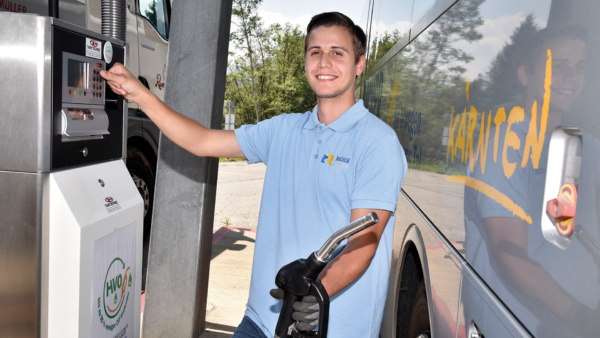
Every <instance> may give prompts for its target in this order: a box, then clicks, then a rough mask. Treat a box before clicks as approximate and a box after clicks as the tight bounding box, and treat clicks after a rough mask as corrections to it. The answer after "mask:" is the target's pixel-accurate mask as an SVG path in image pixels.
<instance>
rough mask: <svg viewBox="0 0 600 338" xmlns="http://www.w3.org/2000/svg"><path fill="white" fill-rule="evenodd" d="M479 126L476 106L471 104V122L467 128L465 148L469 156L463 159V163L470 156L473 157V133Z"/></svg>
mask: <svg viewBox="0 0 600 338" xmlns="http://www.w3.org/2000/svg"><path fill="white" fill-rule="evenodd" d="M476 126H477V109H475V107H474V106H471V109H470V110H469V124H468V129H467V144H466V146H465V148H466V149H465V150H466V153H467V158H464V159H463V163H465V162H466V161H467V160H468V159H469V158H471V159H472V158H473V133H474V132H475V127H476Z"/></svg>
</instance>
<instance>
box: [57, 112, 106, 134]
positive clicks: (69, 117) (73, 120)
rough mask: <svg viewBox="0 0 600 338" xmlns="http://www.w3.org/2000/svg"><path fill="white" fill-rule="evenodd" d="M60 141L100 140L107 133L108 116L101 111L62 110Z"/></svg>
mask: <svg viewBox="0 0 600 338" xmlns="http://www.w3.org/2000/svg"><path fill="white" fill-rule="evenodd" d="M61 115H62V130H61V134H62V141H63V142H70V141H81V140H95V139H102V138H103V136H104V135H107V134H110V132H109V131H108V115H107V114H106V112H105V111H104V110H102V109H86V108H66V107H65V108H63V109H62V114H61Z"/></svg>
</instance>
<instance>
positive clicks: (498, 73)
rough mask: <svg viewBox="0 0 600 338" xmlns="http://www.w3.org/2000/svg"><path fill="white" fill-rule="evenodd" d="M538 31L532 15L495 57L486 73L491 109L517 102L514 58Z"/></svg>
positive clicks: (518, 83)
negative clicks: (520, 48) (520, 47)
mask: <svg viewBox="0 0 600 338" xmlns="http://www.w3.org/2000/svg"><path fill="white" fill-rule="evenodd" d="M537 31H538V27H537V25H536V24H535V22H534V18H533V15H532V14H529V15H528V16H527V17H526V18H525V20H524V21H523V22H522V23H521V25H519V27H517V28H516V29H515V30H514V32H513V34H512V35H511V37H510V43H507V44H506V45H505V46H504V48H502V50H501V51H500V52H499V53H498V55H496V57H495V58H494V60H493V61H492V63H491V66H490V69H489V71H488V73H487V83H488V86H487V95H486V96H487V97H489V98H490V106H491V107H502V106H512V105H514V104H515V102H516V101H517V96H518V95H519V93H520V92H521V91H522V86H521V83H520V82H519V80H518V77H517V70H516V67H518V65H514V64H513V62H514V58H515V54H516V53H517V50H518V49H519V46H522V45H523V44H524V43H526V42H527V41H529V39H530V38H531V37H532V36H533V35H534V34H535V33H536V32H537Z"/></svg>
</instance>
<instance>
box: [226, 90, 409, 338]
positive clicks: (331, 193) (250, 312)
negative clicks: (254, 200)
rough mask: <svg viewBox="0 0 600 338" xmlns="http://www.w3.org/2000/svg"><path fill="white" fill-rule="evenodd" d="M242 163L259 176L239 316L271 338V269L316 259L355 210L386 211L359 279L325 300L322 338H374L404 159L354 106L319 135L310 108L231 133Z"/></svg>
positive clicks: (386, 131) (320, 127) (390, 135)
mask: <svg viewBox="0 0 600 338" xmlns="http://www.w3.org/2000/svg"><path fill="white" fill-rule="evenodd" d="M235 134H236V137H237V141H238V143H239V145H240V147H241V149H242V151H243V152H244V155H245V156H246V158H247V159H248V163H256V162H264V163H265V164H266V166H267V171H266V176H265V182H264V188H263V195H262V203H261V208H260V214H259V220H258V228H257V234H256V243H255V249H254V263H253V266H252V279H251V282H250V296H249V299H248V304H247V306H246V315H247V316H249V317H250V318H251V319H252V320H253V321H254V322H255V323H256V324H258V325H259V326H260V327H261V328H262V330H263V331H264V333H265V334H266V335H267V336H268V337H273V336H274V331H275V326H276V324H277V319H278V316H279V312H280V309H281V304H282V302H281V301H279V300H276V299H273V298H271V296H270V295H269V290H270V289H272V288H275V287H276V286H275V276H276V274H277V272H278V271H279V269H280V268H281V267H282V266H284V265H286V264H288V263H290V262H292V261H294V260H296V259H299V258H307V257H308V256H309V255H310V254H311V253H312V252H314V251H316V250H318V249H319V248H320V247H321V245H323V244H324V243H325V241H326V240H327V238H329V236H331V235H332V234H333V233H334V232H335V231H336V230H338V229H340V228H341V227H343V226H345V225H347V224H348V223H349V222H350V212H351V210H352V209H357V208H370V209H383V210H389V211H392V212H393V214H392V216H391V217H390V220H389V222H388V225H387V226H386V228H385V230H384V233H383V236H382V238H381V241H380V243H379V246H378V248H377V252H376V254H375V257H374V258H373V261H372V263H371V265H370V266H369V267H368V268H367V270H366V271H365V273H364V274H363V275H362V276H361V277H359V278H358V279H357V280H356V281H355V282H354V283H353V284H351V285H350V286H349V287H347V288H346V289H344V290H342V291H341V292H339V293H338V294H336V295H335V296H334V297H332V298H331V305H330V313H329V330H328V332H329V336H330V337H376V336H377V335H378V334H379V327H380V325H381V319H382V316H383V307H384V304H385V297H386V292H387V284H388V276H389V270H390V266H391V256H392V244H393V234H394V222H395V213H394V212H395V210H396V204H397V202H398V197H399V194H400V186H401V183H402V179H403V178H404V175H405V173H406V170H407V167H406V158H405V156H404V152H403V151H402V147H401V146H400V143H399V142H398V137H397V136H396V134H395V132H394V131H393V130H392V129H391V128H390V127H389V126H387V125H386V124H385V123H383V122H382V121H381V120H380V119H378V118H377V117H376V116H374V115H373V114H371V113H369V112H368V111H367V109H366V108H365V107H364V105H363V102H362V100H358V101H357V102H356V104H355V105H353V106H352V107H351V108H350V109H348V110H347V111H346V112H345V113H344V114H343V115H342V116H340V117H339V118H338V119H336V120H335V121H334V122H332V123H330V124H329V125H325V124H323V123H320V122H319V120H318V117H317V107H315V108H314V110H313V111H312V112H306V113H304V114H285V115H279V116H276V117H273V118H271V119H269V120H266V121H262V122H259V123H258V124H256V125H246V126H242V127H241V128H239V129H237V130H236V131H235Z"/></svg>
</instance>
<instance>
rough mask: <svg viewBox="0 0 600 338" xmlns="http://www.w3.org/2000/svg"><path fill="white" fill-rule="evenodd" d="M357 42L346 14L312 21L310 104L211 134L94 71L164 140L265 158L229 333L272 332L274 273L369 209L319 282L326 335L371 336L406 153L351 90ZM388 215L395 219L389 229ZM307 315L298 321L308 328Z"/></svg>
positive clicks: (130, 82)
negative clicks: (242, 290)
mask: <svg viewBox="0 0 600 338" xmlns="http://www.w3.org/2000/svg"><path fill="white" fill-rule="evenodd" d="M365 44H366V37H365V34H364V32H363V31H362V29H361V28H360V27H358V26H356V25H354V23H353V22H352V21H351V20H350V19H349V18H348V17H346V16H344V15H342V14H340V13H323V14H321V15H317V16H315V17H314V18H313V19H312V20H311V22H310V23H309V26H308V29H307V36H306V44H305V71H306V75H307V78H308V82H309V84H310V85H311V88H312V89H313V91H314V92H315V94H316V96H317V103H318V104H317V106H316V107H315V108H314V110H313V111H312V112H306V113H304V114H287V115H280V116H277V117H274V118H272V119H270V120H266V121H262V122H260V123H258V124H257V125H252V126H250V125H247V126H243V127H241V128H240V129H238V130H236V131H235V132H234V131H221V130H210V129H207V128H205V127H204V126H202V125H200V124H198V123H196V122H194V121H191V120H189V119H187V118H186V117H184V116H182V115H180V114H178V113H176V112H174V111H173V110H171V109H170V108H169V107H167V106H165V105H164V104H163V103H162V102H161V101H160V100H159V99H158V98H156V97H155V96H153V95H152V93H150V92H149V91H148V90H147V89H146V88H145V87H144V86H143V85H142V84H141V83H139V81H137V79H136V78H135V77H133V76H132V75H131V74H130V73H129V72H128V71H127V70H126V69H125V68H124V67H123V66H122V65H116V66H115V67H113V68H111V70H110V71H108V72H104V71H102V72H101V75H102V76H103V77H104V78H106V79H107V80H108V84H109V85H110V86H111V88H112V89H113V90H114V91H115V92H117V93H119V94H122V95H124V96H125V97H126V98H127V99H130V100H133V101H135V102H136V103H137V104H138V105H139V106H140V107H142V109H143V110H144V111H145V112H146V114H147V115H148V116H149V117H150V118H151V119H152V120H153V121H154V122H155V123H156V124H157V125H158V126H159V128H160V129H161V131H162V132H163V133H164V134H165V135H166V136H167V137H169V138H170V139H171V140H173V141H174V142H175V143H177V144H178V145H180V146H182V147H183V148H185V149H187V150H189V151H190V152H192V153H194V154H196V155H199V156H216V157H219V156H220V157H245V158H247V159H248V162H250V163H254V162H264V163H265V164H266V165H267V173H266V177H265V186H264V194H263V200H262V204H261V210H260V217H259V224H258V229H257V237H256V246H255V252H254V257H255V259H254V263H253V268H252V279H251V284H250V296H249V301H248V304H247V310H246V316H245V317H244V319H243V321H242V323H241V324H240V326H239V327H238V330H237V331H236V333H235V335H234V336H235V337H267V336H271V337H272V336H273V331H274V330H275V326H276V323H277V318H278V316H279V310H280V308H281V301H278V300H276V299H273V298H271V297H270V295H269V291H270V289H271V288H273V287H275V275H276V273H277V271H278V270H279V268H281V267H282V266H283V265H285V264H287V263H290V262H291V261H294V260H296V259H298V258H305V257H308V255H309V254H310V253H311V252H313V251H315V250H317V249H318V248H319V247H320V245H321V244H323V243H324V242H325V240H326V239H327V238H328V237H329V236H331V235H332V234H333V233H334V232H335V231H336V230H338V229H340V228H341V227H342V226H344V225H346V224H347V223H348V222H349V221H350V220H355V219H358V218H359V217H362V216H364V215H366V214H367V213H369V212H371V211H375V212H376V213H377V214H378V216H379V223H378V224H376V225H374V226H372V227H370V228H368V229H366V230H364V231H363V232H361V233H360V234H357V235H355V236H353V237H352V238H350V239H349V240H348V241H347V244H346V246H345V248H344V249H343V250H342V252H341V253H340V254H339V255H338V256H337V257H336V258H334V259H333V260H332V262H330V263H329V264H328V266H327V267H326V268H325V269H324V270H323V272H322V273H321V274H320V275H319V280H320V282H321V283H322V285H323V286H324V288H325V290H326V291H327V294H328V295H329V297H330V299H331V307H330V313H329V332H330V335H332V336H338V337H374V336H377V335H378V333H379V327H380V325H381V319H382V316H383V304H384V303H385V296H386V291H387V281H388V274H389V267H390V264H391V257H390V256H391V248H392V241H393V224H394V218H395V213H394V211H395V208H396V204H397V201H398V196H399V194H400V184H401V181H402V178H403V175H404V173H405V172H406V160H405V158H404V154H403V153H402V148H401V146H400V143H399V142H398V138H397V136H396V134H395V132H394V131H393V130H392V129H391V128H390V127H389V126H387V125H385V124H384V123H383V122H382V121H381V120H379V119H378V118H376V117H375V116H373V115H372V114H370V113H369V112H368V111H367V109H366V108H365V107H364V106H363V104H362V101H361V100H359V101H356V99H355V97H354V85H355V81H356V77H357V76H358V75H360V74H361V73H362V71H363V69H364V65H365V57H364V53H365ZM324 156H327V157H324ZM325 158H329V160H328V161H325ZM388 220H389V223H390V224H392V225H391V226H387V227H386V224H387V223H388ZM380 239H381V241H380ZM305 298H306V297H305ZM297 303H305V302H304V301H303V302H297ZM301 305H306V304H301ZM310 310H311V312H314V311H317V310H318V308H317V309H314V307H311V309H310ZM358 313H360V315H359V316H357V315H356V314H358ZM315 314H316V313H310V315H315ZM309 317H310V316H306V317H305V318H306V320H305V321H302V323H301V324H303V325H304V326H305V327H307V326H308V327H309V328H310V327H311V326H312V327H314V325H316V324H313V322H314V318H309ZM299 327H300V324H299ZM304 330H306V329H304Z"/></svg>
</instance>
